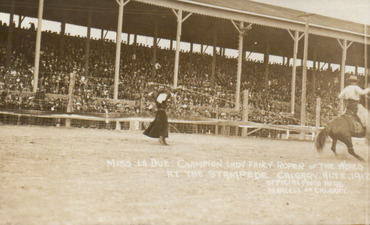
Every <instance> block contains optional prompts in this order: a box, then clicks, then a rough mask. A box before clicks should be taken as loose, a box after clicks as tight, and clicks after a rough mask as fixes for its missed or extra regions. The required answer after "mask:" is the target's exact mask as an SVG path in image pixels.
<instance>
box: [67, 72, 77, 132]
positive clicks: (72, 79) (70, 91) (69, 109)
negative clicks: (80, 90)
mask: <svg viewBox="0 0 370 225" xmlns="http://www.w3.org/2000/svg"><path fill="white" fill-rule="evenodd" d="M75 75H76V72H75V71H73V72H72V73H71V74H70V77H69V89H68V105H67V113H71V112H72V105H73V89H74V88H75V79H76V76H75ZM70 126H71V119H66V127H70Z"/></svg>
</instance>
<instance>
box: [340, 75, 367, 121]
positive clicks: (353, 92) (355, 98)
mask: <svg viewBox="0 0 370 225" xmlns="http://www.w3.org/2000/svg"><path fill="white" fill-rule="evenodd" d="M347 81H348V83H349V85H348V86H347V87H345V88H344V89H343V90H342V91H341V92H340V94H339V98H340V99H344V100H345V103H346V112H345V114H347V115H356V114H357V110H358V104H360V96H361V95H366V94H369V93H370V89H369V88H366V89H362V88H360V87H359V86H358V85H357V81H358V78H357V76H354V75H351V76H350V77H349V78H348V79H347Z"/></svg>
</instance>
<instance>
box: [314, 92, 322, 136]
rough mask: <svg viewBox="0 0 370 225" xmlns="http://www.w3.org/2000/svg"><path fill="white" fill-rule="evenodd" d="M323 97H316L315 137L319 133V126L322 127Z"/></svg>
mask: <svg viewBox="0 0 370 225" xmlns="http://www.w3.org/2000/svg"><path fill="white" fill-rule="evenodd" d="M320 110H321V98H316V131H315V137H316V135H317V133H318V130H319V127H320V114H321V111H320Z"/></svg>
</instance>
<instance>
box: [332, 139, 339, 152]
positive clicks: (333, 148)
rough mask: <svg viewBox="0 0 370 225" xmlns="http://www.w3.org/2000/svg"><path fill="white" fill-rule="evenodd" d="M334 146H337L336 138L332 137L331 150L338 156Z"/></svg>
mask: <svg viewBox="0 0 370 225" xmlns="http://www.w3.org/2000/svg"><path fill="white" fill-rule="evenodd" d="M336 147H337V139H333V143H332V144H331V150H332V151H333V152H334V155H335V156H338V154H337V150H336Z"/></svg>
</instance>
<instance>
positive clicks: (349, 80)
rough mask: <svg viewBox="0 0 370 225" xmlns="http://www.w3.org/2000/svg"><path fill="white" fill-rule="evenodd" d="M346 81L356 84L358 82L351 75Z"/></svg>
mask: <svg viewBox="0 0 370 225" xmlns="http://www.w3.org/2000/svg"><path fill="white" fill-rule="evenodd" d="M347 81H348V82H350V83H356V82H357V81H358V78H357V76H355V75H351V76H349V77H348V79H347Z"/></svg>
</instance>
